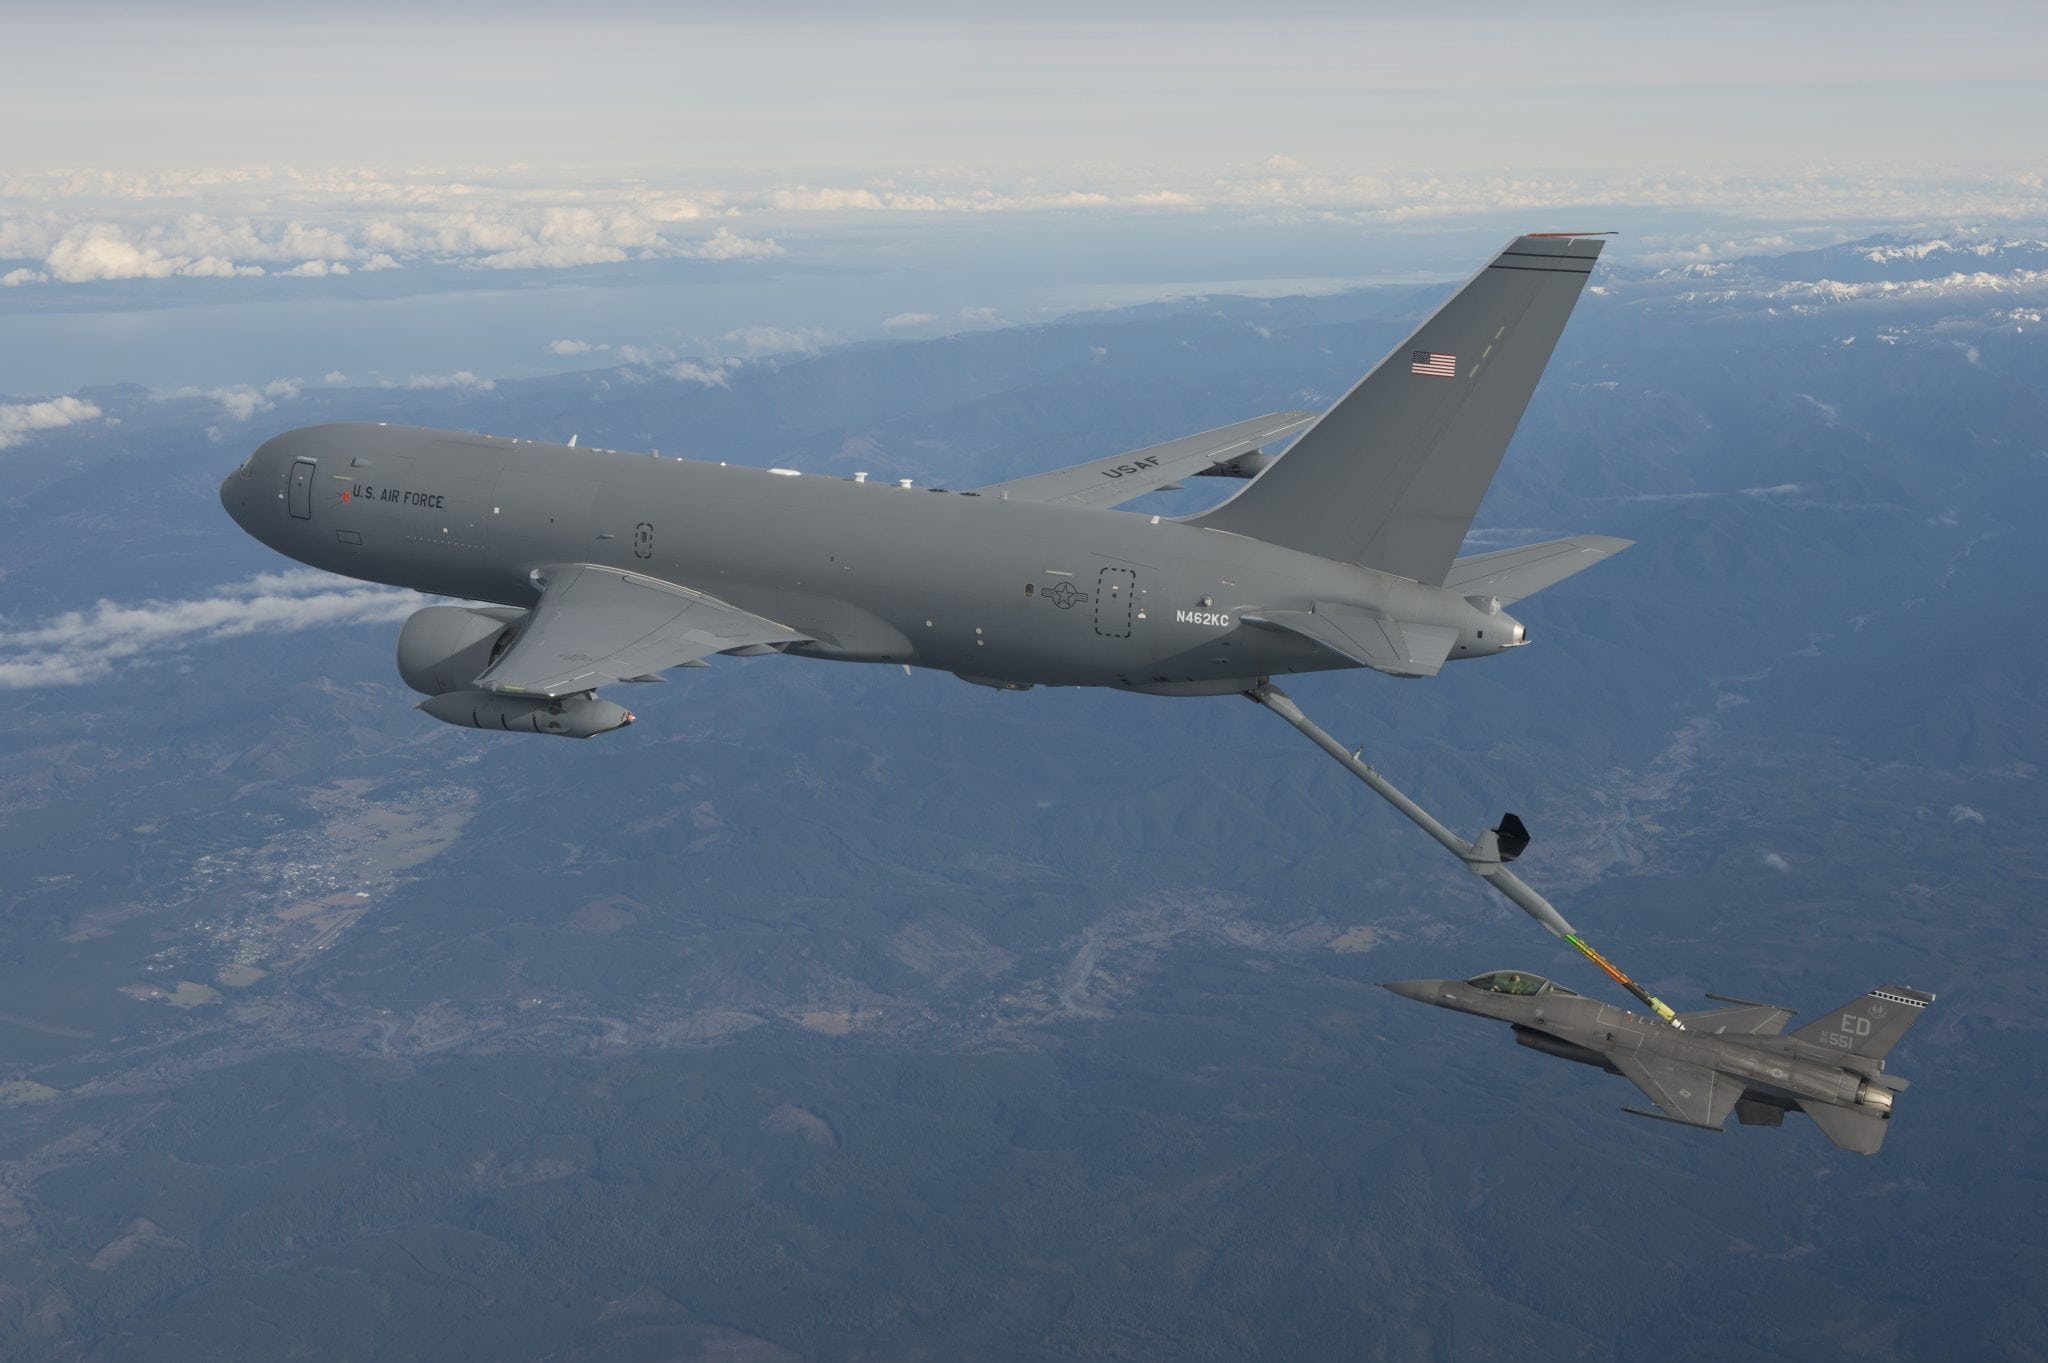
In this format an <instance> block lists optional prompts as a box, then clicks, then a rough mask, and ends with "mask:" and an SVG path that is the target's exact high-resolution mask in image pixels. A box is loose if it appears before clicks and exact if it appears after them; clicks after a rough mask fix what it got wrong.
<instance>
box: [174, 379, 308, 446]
mask: <svg viewBox="0 0 2048 1363" xmlns="http://www.w3.org/2000/svg"><path fill="white" fill-rule="evenodd" d="M303 386H304V381H303V380H300V379H272V380H271V381H270V382H269V383H266V384H264V385H263V386H262V387H261V388H258V387H256V386H255V385H254V384H248V383H232V384H224V385H222V386H221V387H218V388H173V389H172V390H171V391H170V392H168V393H163V394H160V395H159V396H161V397H166V398H211V399H212V400H213V401H215V402H218V403H219V404H220V410H221V415H223V416H225V417H227V418H228V419H229V420H231V421H247V420H248V419H249V418H250V417H252V416H255V415H256V414H257V413H258V412H267V411H270V410H271V409H272V408H274V407H276V406H277V404H278V402H280V401H284V402H290V401H291V400H292V399H294V398H296V397H298V395H299V393H300V391H301V389H302V388H303ZM216 438H218V437H216Z"/></svg>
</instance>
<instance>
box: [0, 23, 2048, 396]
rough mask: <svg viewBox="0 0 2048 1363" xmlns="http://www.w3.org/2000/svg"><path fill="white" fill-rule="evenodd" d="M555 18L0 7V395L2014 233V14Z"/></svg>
mask: <svg viewBox="0 0 2048 1363" xmlns="http://www.w3.org/2000/svg"><path fill="white" fill-rule="evenodd" d="M568 13H570V12H569V11H567V10H565V9H563V8H562V7H560V6H557V5H544V4H539V3H532V0H502V2H500V3H489V4H485V3H474V2H472V0H455V2H454V3H443V4H434V5H425V6H421V5H401V4H394V3H390V2H389V0H367V3H362V4H356V5H351V6H348V7H345V8H338V9H335V8H330V9H323V10H317V11H316V10H303V9H298V8H288V7H282V6H274V5H256V4H249V3H204V0H201V2H200V3H187V4H182V5H176V6H165V5H159V4H143V3H134V2H132V0H131V2H129V3H103V2H101V3H95V2H94V0H85V2H84V3H79V4H73V5H67V6H64V7H61V8H60V7H55V6H51V7H47V8H46V9H44V10H42V11H41V12H31V11H27V10H25V9H24V8H23V7H21V6H10V7H9V12H8V13H7V15H6V25H5V41H4V42H0V129H5V130H7V132H8V134H9V136H8V138H7V140H6V142H5V143H4V145H5V155H4V156H0V391H5V392H9V393H12V394H15V395H38V396H49V395H54V394H57V393H59V392H63V391H69V390H71V389H74V388H76V387H77V386H79V385H80V384H84V383H88V382H116V381H129V380H132V381H139V382H144V383H149V384H158V385H180V384H185V385H189V384H198V385H201V386H204V385H208V384H218V383H230V382H233V383H254V384H257V385H259V386H260V385H261V384H264V383H267V382H271V381H274V380H276V379H279V378H281V377H296V378H310V377H312V376H313V375H315V374H320V373H326V372H328V371H330V370H333V371H336V372H345V373H351V374H353V373H357V372H360V371H362V370H363V369H365V368H366V367H374V368H379V369H380V370H383V371H389V372H391V373H396V374H398V375H399V379H400V381H403V378H404V373H405V372H406V370H407V368H408V367H411V369H412V371H413V372H442V373H450V372H461V371H464V370H469V371H472V372H477V373H495V374H501V375H505V374H512V373H517V372H528V371H530V370H531V369H533V368H534V367H535V366H538V365H542V364H548V365H554V366H555V367H563V366H564V365H566V364H568V363H570V362H572V361H573V362H577V363H590V362H591V361H590V360H589V359H588V356H590V355H591V354H604V353H606V352H602V351H599V350H598V349H597V347H598V346H600V345H604V344H610V345H614V346H633V345H638V346H648V345H654V344H658V345H660V346H662V347H665V348H666V349H667V350H669V351H673V352H676V353H679V354H680V353H696V354H711V353H714V352H717V353H727V354H730V353H733V350H734V348H733V347H732V346H731V345H730V344H727V343H724V342H722V341H721V339H720V338H723V337H726V336H728V335H741V336H758V335H764V334H769V333H770V332H774V333H779V334H782V335H786V336H793V337H798V338H803V344H804V345H805V346H815V345H817V344H823V343H830V342H833V341H843V340H849V339H862V338H864V337H871V336H878V335H882V334H895V333H897V332H903V331H913V332H914V331H915V328H911V327H906V326H905V324H903V323H902V322H901V319H903V318H906V317H929V318H930V319H932V322H933V324H934V325H935V326H937V327H939V328H941V329H943V327H945V326H948V325H960V324H969V323H971V324H980V325H992V324H997V323H999V322H1003V321H1016V320H1024V319H1027V318H1028V317H1030V316H1034V315H1039V314H1040V313H1043V312H1046V311H1057V310H1058V309H1060V308H1068V307H1073V306H1086V305H1101V304H1105V303H1113V302H1130V301H1135V300H1137V299H1140V298H1144V297H1147V296H1153V295H1163V294H1165V293H1168V292H1170V291H1171V290H1173V289H1180V290H1183V291H1202V290H1209V291H1220V290H1223V289H1236V288H1240V287H1244V288H1252V289H1257V288H1268V287H1270V288H1278V287H1302V288H1314V287H1336V286H1342V285H1344V284H1349V283H1357V282H1363V281H1366V280H1369V279H1376V278H1387V277H1401V276H1404V275H1406V276H1418V275H1421V276H1430V275H1433V276H1436V277H1451V276H1453V275H1455V274H1458V273H1461V272H1462V271H1463V270H1464V269H1467V268H1469V258H1470V257H1471V256H1472V254H1473V253H1474V252H1475V251H1477V250H1479V249H1482V244H1483V242H1482V239H1484V241H1493V240H1497V238H1498V236H1499V235H1500V234H1501V233H1502V232H1506V231H1519V230H1539V229H1543V230H1595V229H1603V228H1619V229H1621V230H1622V231H1623V232H1624V233H1625V234H1626V235H1625V236H1624V239H1623V240H1622V242H1621V243H1619V244H1618V247H1617V250H1616V251H1615V252H1614V253H1613V257H1612V258H1613V259H1614V260H1616V261H1617V262H1623V261H1626V262H1630V263H1648V264H1663V265H1675V264H1681V263H1685V262H1697V261H1703V260H1712V259H1716V258H1724V257H1729V256H1739V255H1742V254H1744V253H1749V252H1754V251H1757V250H1760V249H1772V248H1779V249H1782V248H1785V247H1788V246H1796V245H1809V244H1816V243H1820V242H1827V241H1840V240H1847V239H1852V238H1854V237H1858V236H1861V235H1865V234H1868V233H1869V232H1871V231H1873V230H1906V231H1914V232H1921V233H1924V234H1927V235H1934V234H1940V233H1945V232H1951V231H1959V230H1962V231H1970V232H1977V233H1983V232H1989V233H1993V234H1996V233H1999V232H2010V231H2023V230H2038V225H2039V224H2043V223H2048V143H2044V142H2043V141H2042V139H2041V138H2040V136H2039V130H2040V129H2042V128H2044V127H2048V81H2044V80H2043V79H2042V78H2041V76H2040V74H2039V73H2040V72H2041V71H2042V70H2044V69H2048V8H2044V7H2041V6H2038V5H2032V6H2027V5H2005V4H1976V5H1953V6H1948V7H1945V8H1944V9H1942V10H1940V11H1939V12H1938V13H1937V12H1934V11H1930V10H1929V9H1927V8H1926V7H1925V6H1912V5H1905V4H1885V3H1871V2H1870V0H1866V2H1865V3H1860V4H1837V3H1802V4H1796V5H1786V4H1782V3H1781V4H1771V5H1763V4H1755V3H1750V2H1749V0H1732V2H1731V3H1724V4H1717V5H1715V6H1713V7H1711V8H1710V9H1709V8H1700V7H1692V6H1684V7H1681V6H1662V5H1657V6H1648V5H1646V6H1633V7H1628V6H1602V7H1578V8H1576V9H1562V8H1560V7H1556V6H1550V7H1536V6H1530V5H1527V4H1504V3H1492V2H1490V0H1483V2H1481V3H1465V4H1452V3H1442V4H1437V5H1433V6H1432V5H1416V4H1413V3H1403V4H1384V3H1373V2H1371V0H1367V2H1365V3H1360V2H1359V0H1351V2H1350V3H1342V4H1336V3H1305V2H1304V0H1283V2H1282V3H1278V4H1271V5H1262V6H1259V7H1256V10H1254V8H1253V7H1248V6H1244V5H1241V4H1226V3H1220V2H1219V0H1185V2H1183V3H1175V4H1164V3H1145V4H1103V3H1097V4H1092V5H1090V4H1078V3H1071V0H1054V2H1053V3H1047V4H1034V5H1031V6H1029V7H1022V6H1009V7H1002V6H994V5H985V4H971V3H961V4H943V5H942V4H911V3H903V2H902V0H895V2H894V3H891V2H890V0H882V2H881V3H877V4H871V5H864V6H861V7H859V9H858V17H856V18H849V17H848V15H849V14H852V13H854V11H853V10H851V9H849V8H848V7H845V6H840V5H828V4H821V3H806V4H784V5H770V4H738V3H723V2H721V3H694V4H691V3H680V4H679V3H618V2H617V0H613V3H599V4H592V5H586V6H579V7H577V8H576V9H575V10H574V11H573V17H571V18H565V17H564V15H565V14H568ZM2030 225H2031V228H2030ZM1474 232H1476V233H1477V235H1476V236H1473V235H1471V233H1474ZM656 266H660V267H662V268H664V269H666V270H667V271H668V273H666V274H662V275H660V277H659V278H655V279H652V285H653V286H658V287H657V288H656V291H652V292H650V291H647V290H642V291H640V292H637V293H632V292H629V291H627V290H624V289H623V288H619V287H612V288H609V289H608V290H607V291H606V292H605V293H604V294H603V295H602V296H600V295H596V294H588V293H586V294H584V295H577V294H575V293H574V292H573V291H572V290H570V289H567V288H557V289H555V290H554V292H553V293H552V294H551V296H550V297H549V298H548V299H547V300H546V302H545V305H544V306H541V305H535V306H527V302H522V301H521V300H520V299H518V298H517V297H515V296H513V295H512V293H509V292H508V291H516V290H517V289H520V288H524V287H527V286H529V285H532V284H535V283H539V284H542V285H545V284H548V283H549V282H550V281H552V282H554V283H562V282H564V281H565V280H567V279H568V278H569V277H570V272H581V273H578V274H575V275H574V279H575V282H576V285H577V287H579V288H586V289H589V288H599V287H602V286H606V285H612V286H618V285H623V284H625V283H628V282H632V283H635V284H639V283H647V282H649V278H650V277H648V276H645V275H644V274H634V273H633V272H634V271H636V270H639V271H646V270H649V269H652V268H654V267H656ZM481 280H489V281H492V282H494V283H495V284H497V285H498V288H497V289H496V290H495V291H493V290H492V289H489V288H484V287H481V286H480V283H479V281H481ZM862 280H865V281H867V282H866V283H861V282H860V281H862ZM286 281H290V282H289V283H287V282H286ZM659 289H681V290H683V291H684V292H683V293H680V294H675V295H673V296H671V295H669V294H662V293H660V292H659V291H658V290H659ZM408 298H409V299H412V300H415V302H414V304H413V305H412V306H410V308H409V309H408V308H406V307H401V306H400V305H399V304H398V303H396V302H395V301H394V300H401V299H408ZM429 298H431V299H434V300H437V301H436V302H434V303H433V304H432V305H428V304H425V303H421V302H418V301H417V300H423V299H429ZM629 299H631V300H633V301H628V300H629ZM438 300H453V301H452V302H447V303H445V304H444V303H443V302H441V301H438ZM528 301H531V300H528ZM287 302H289V303H291V304H292V305H293V306H294V307H297V308H298V309H299V310H298V311H296V312H294V311H290V310H289V309H287V308H284V307H283V306H281V305H282V304H284V303H287ZM635 302H637V303H639V304H641V305H642V306H643V308H644V309H645V310H648V311H651V312H658V314H659V315H658V316H653V317H647V318H636V317H634V316H632V315H631V314H632V308H633V306H634V303H635ZM258 304H260V305H262V307H263V309H265V311H263V312H262V313H261V314H260V318H259V314H258V313H256V312H253V311H252V312H246V313H245V312H243V311H239V310H244V309H248V308H251V307H253V306H254V305H258ZM343 304H346V305H348V308H347V310H346V311H347V315H346V316H343V315H338V314H337V313H336V311H335V309H336V308H337V307H339V306H340V305H343ZM371 304H390V306H388V307H385V308H384V309H383V310H382V311H377V310H376V309H373V308H371V307H370V305H371ZM359 305H360V306H359ZM172 308H175V309H182V310H185V311H183V312H182V313H181V314H180V315H179V316H178V317H176V318H170V317H166V316H164V315H163V313H164V310H166V309H172ZM224 308H227V309H235V310H238V311H236V312H235V313H234V315H232V316H229V315H226V314H224V313H223V312H222V309H224ZM515 313H516V314H517V316H516V317H515V316H513V314H515ZM609 317H619V318H621V320H620V321H619V323H618V325H617V326H615V327H612V328H610V329H609V330H608V331H607V329H606V328H605V326H604V323H605V321H606V319H607V318H609ZM665 317H674V318H677V319H680V320H678V321H676V322H675V324H674V325H663V324H662V323H661V319H662V318H665ZM252 319H256V320H252ZM888 322H895V323H896V325H895V326H893V327H891V326H885V325H884V324H885V323H888ZM551 329H552V330H551ZM929 329H930V328H928V330H929ZM323 335H324V336H331V337H333V338H334V342H333V344H331V345H323V344H315V343H314V341H315V340H317V339H319V338H320V337H321V336H323ZM556 342H570V343H584V344H588V345H589V346H590V347H591V349H590V350H587V351H583V352H572V351H562V350H557V349H554V348H553V347H554V346H555V343H556ZM721 344H724V345H725V349H724V350H723V351H722V352H719V351H718V346H719V345H721ZM380 347H385V348H388V349H389V351H390V353H388V354H387V353H384V351H383V350H380ZM707 347H709V349H707ZM752 348H755V347H751V346H749V345H741V346H740V347H739V349H740V350H742V351H744V350H747V349H752ZM267 354H274V355H276V356H277V357H278V359H279V362H280V364H284V363H285V362H287V361H288V362H289V367H287V368H285V369H284V371H283V372H282V373H279V372H276V371H275V370H273V371H272V372H269V373H264V372H258V370H257V368H256V365H255V360H256V359H257V358H258V357H261V356H264V355H267Z"/></svg>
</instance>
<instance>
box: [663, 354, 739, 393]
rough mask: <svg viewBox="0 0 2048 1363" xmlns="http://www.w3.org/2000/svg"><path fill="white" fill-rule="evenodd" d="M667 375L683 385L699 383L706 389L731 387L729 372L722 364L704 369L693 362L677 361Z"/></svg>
mask: <svg viewBox="0 0 2048 1363" xmlns="http://www.w3.org/2000/svg"><path fill="white" fill-rule="evenodd" d="M668 372H669V375H670V376H671V377H672V378H675V379H678V380H680V381H681V382H683V383H701V384H703V385H704V386H705V387H706V388H730V387H732V382H731V378H732V376H731V372H730V371H729V370H727V369H726V367H725V366H724V365H723V364H717V365H713V366H711V367H709V368H706V367H705V366H704V365H701V364H698V363H697V362H696V361H695V360H678V361H677V362H676V365H675V367H674V368H673V369H670V370H669V371H668Z"/></svg>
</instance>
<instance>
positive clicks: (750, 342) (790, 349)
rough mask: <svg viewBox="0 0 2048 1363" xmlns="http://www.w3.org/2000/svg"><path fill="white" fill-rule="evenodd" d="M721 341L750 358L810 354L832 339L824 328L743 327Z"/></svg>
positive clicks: (729, 333) (731, 332)
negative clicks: (751, 356)
mask: <svg viewBox="0 0 2048 1363" xmlns="http://www.w3.org/2000/svg"><path fill="white" fill-rule="evenodd" d="M720 339H721V340H723V341H724V342H725V343H726V344H727V345H730V346H734V347H737V348H738V349H739V350H740V351H741V352H742V353H744V354H748V355H789V354H798V355H809V354H814V353H816V351H817V349H818V347H820V346H822V345H824V344H825V342H826V340H827V339H828V337H827V335H826V332H825V331H824V329H823V328H821V327H798V328H796V329H795V330H790V329H789V328H787V327H739V328H737V329H735V330H732V331H728V332H726V333H725V335H724V336H723V337H721V338H720Z"/></svg>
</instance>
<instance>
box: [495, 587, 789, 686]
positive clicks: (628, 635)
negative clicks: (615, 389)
mask: <svg viewBox="0 0 2048 1363" xmlns="http://www.w3.org/2000/svg"><path fill="white" fill-rule="evenodd" d="M540 576H541V578H542V579H543V581H544V583H545V585H544V586H543V587H542V589H541V595H540V602H539V604H538V605H536V606H535V607H534V608H533V614H532V617H531V618H530V619H529V620H528V621H527V623H526V624H525V626H524V627H523V628H522V629H521V630H520V631H519V636H518V637H517V638H516V639H514V640H513V642H512V646H511V647H510V648H509V649H507V650H506V651H505V654H504V656H503V657H501V658H499V659H498V661H497V662H495V663H493V664H492V665H491V667H490V669H489V670H488V671H486V672H485V673H484V674H483V675H482V676H480V677H478V678H477V679H476V685H477V686H478V687H479V688H481V689H483V690H486V691H495V692H497V693H499V694H500V695H511V696H547V697H550V698H554V697H561V696H570V695H575V694H577V693H578V692H582V691H588V690H591V689H592V688H594V687H599V686H604V685H606V684H607V683H610V682H615V681H623V680H625V679H626V678H628V677H642V676H647V675H649V674H651V673H657V672H660V671H662V670H664V669H666V668H671V667H681V666H682V665H683V664H685V663H691V662H695V661H697V660H698V659H700V658H705V657H709V656H710V655H711V654H713V653H723V652H726V651H727V650H729V649H735V648H745V647H749V646H752V645H763V644H791V643H801V642H805V641H806V639H807V637H808V636H806V635H802V634H799V633H797V632H796V631H795V630H792V629H789V628H788V627H786V626H783V625H778V624H776V623H775V622H774V621H773V620H764V619H762V618H761V617H760V616H758V615H751V614H749V613H747V612H746V611H743V610H740V609H738V608H737V607H734V606H729V605H727V604H726V603H725V602H723V601H720V600H719V599H718V598H717V597H714V596H707V595H705V594H704V593H702V592H699V591H693V590H691V589H690V588H688V587H684V586H679V585H678V584H676V583H674V582H664V581H662V580H660V579H659V578H652V577H644V576H642V575H641V574H639V573H629V572H625V571H623V570H621V569H618V568H605V567H600V566H599V565H597V564H594V563H569V564H557V565H553V566H550V567H548V568H544V569H542V570H541V572H540Z"/></svg>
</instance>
